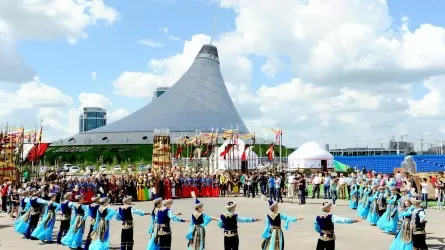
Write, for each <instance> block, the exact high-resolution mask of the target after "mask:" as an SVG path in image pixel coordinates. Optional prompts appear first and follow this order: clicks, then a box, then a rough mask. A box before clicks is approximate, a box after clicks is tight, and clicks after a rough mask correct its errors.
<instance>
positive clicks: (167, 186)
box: [163, 178, 172, 200]
mask: <svg viewBox="0 0 445 250" xmlns="http://www.w3.org/2000/svg"><path fill="white" fill-rule="evenodd" d="M163 182H164V199H165V200H168V199H171V198H172V185H171V182H170V180H169V179H168V178H165V179H164V181H163Z"/></svg>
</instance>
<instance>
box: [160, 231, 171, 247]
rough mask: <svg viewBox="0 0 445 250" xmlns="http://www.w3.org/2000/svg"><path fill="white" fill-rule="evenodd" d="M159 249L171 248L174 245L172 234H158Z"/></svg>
mask: <svg viewBox="0 0 445 250" xmlns="http://www.w3.org/2000/svg"><path fill="white" fill-rule="evenodd" d="M158 237H159V239H158V243H159V250H170V249H171V247H172V235H171V234H166V235H158Z"/></svg>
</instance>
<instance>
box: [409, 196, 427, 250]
mask: <svg viewBox="0 0 445 250" xmlns="http://www.w3.org/2000/svg"><path fill="white" fill-rule="evenodd" d="M420 198H421V196H420V195H419V196H417V199H415V198H411V203H412V204H413V208H414V209H413V212H412V216H411V220H412V223H411V225H412V230H413V248H414V249H416V250H417V249H418V250H426V249H428V246H427V244H426V230H425V226H426V222H427V221H426V214H425V210H424V209H423V207H422V200H420Z"/></svg>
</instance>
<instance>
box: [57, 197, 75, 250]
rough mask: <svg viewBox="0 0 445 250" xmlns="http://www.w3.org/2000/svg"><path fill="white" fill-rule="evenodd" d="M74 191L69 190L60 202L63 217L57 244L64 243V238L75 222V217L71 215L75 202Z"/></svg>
mask: <svg viewBox="0 0 445 250" xmlns="http://www.w3.org/2000/svg"><path fill="white" fill-rule="evenodd" d="M72 198H73V193H71V192H68V193H66V194H65V195H64V196H63V201H62V202H61V203H60V210H61V212H62V218H61V219H60V227H59V233H58V234H57V244H62V238H63V237H65V235H66V234H67V233H68V230H69V229H70V225H71V224H73V223H74V219H75V217H74V216H73V217H71V211H72V209H73V205H74V203H72V202H71V200H72Z"/></svg>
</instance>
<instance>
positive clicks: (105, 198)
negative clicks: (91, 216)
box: [99, 197, 110, 203]
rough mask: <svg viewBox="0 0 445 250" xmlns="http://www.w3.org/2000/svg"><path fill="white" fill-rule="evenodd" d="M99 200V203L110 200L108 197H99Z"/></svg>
mask: <svg viewBox="0 0 445 250" xmlns="http://www.w3.org/2000/svg"><path fill="white" fill-rule="evenodd" d="M99 202H100V203H107V202H110V198H108V197H104V198H101V199H100V200H99Z"/></svg>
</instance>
